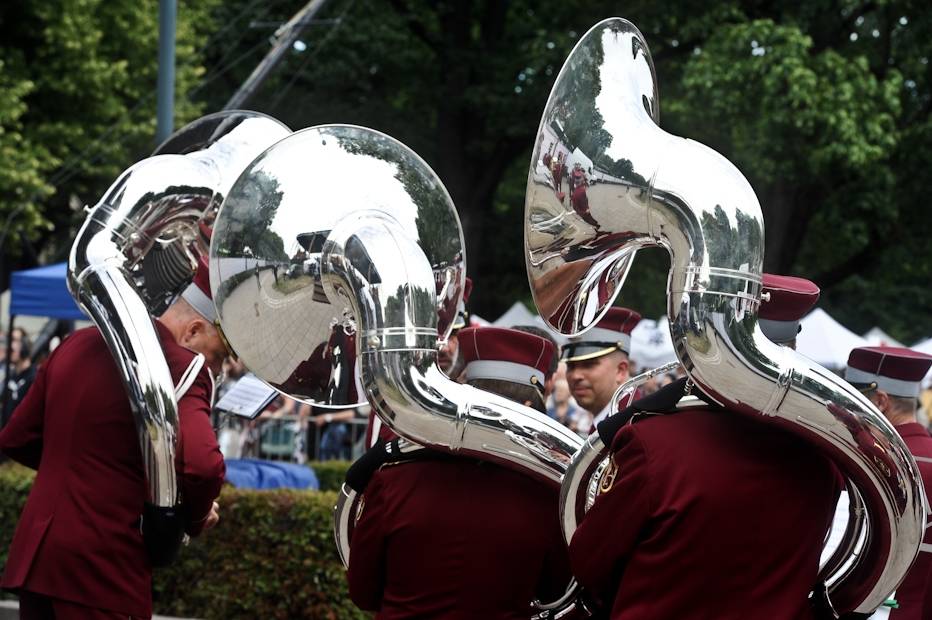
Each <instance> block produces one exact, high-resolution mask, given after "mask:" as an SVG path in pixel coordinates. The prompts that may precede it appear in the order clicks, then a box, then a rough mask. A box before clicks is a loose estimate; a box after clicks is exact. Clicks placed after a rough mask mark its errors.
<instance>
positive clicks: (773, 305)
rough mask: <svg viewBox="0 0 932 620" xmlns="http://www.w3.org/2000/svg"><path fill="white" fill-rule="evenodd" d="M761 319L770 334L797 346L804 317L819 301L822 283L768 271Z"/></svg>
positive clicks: (775, 338)
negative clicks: (801, 321)
mask: <svg viewBox="0 0 932 620" xmlns="http://www.w3.org/2000/svg"><path fill="white" fill-rule="evenodd" d="M761 290H762V292H763V293H764V296H765V299H764V300H763V301H761V304H760V312H759V313H758V322H757V324H758V325H760V328H761V331H763V332H764V335H765V336H767V338H768V339H769V340H770V341H772V342H775V343H776V344H781V345H784V346H787V347H789V348H791V349H796V335H797V334H798V333H799V330H800V324H799V322H800V320H801V319H802V318H803V317H804V316H806V314H807V313H808V312H809V311H810V310H812V307H813V306H815V305H816V302H817V301H819V294H820V292H821V291H819V287H818V286H816V284H815V283H814V282H810V281H809V280H806V279H805V278H797V277H794V276H778V275H773V274H770V273H765V274H764V277H763V288H762V289H761Z"/></svg>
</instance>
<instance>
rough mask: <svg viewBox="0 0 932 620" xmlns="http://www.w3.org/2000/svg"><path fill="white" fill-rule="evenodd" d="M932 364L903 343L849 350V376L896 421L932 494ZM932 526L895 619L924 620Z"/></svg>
mask: <svg viewBox="0 0 932 620" xmlns="http://www.w3.org/2000/svg"><path fill="white" fill-rule="evenodd" d="M930 366H932V356H929V355H926V354H925V353H920V352H918V351H913V350H911V349H905V348H901V347H860V348H857V349H853V350H852V351H851V353H850V354H849V355H848V367H847V369H845V380H846V381H848V383H850V384H851V385H853V386H854V387H856V388H858V389H859V390H861V392H863V393H864V394H865V396H867V398H868V399H870V401H871V402H872V403H873V404H874V405H875V406H876V407H877V408H878V409H880V412H881V413H883V415H884V417H885V418H887V420H889V421H890V423H891V424H892V425H893V427H894V428H895V429H896V431H897V432H898V433H899V434H900V437H902V438H903V441H904V442H905V443H906V447H907V448H908V449H909V452H910V453H911V454H912V455H913V457H914V458H915V459H916V463H917V464H918V465H919V472H920V474H921V475H922V481H923V485H924V486H925V490H926V496H930V497H932V437H930V436H929V432H928V431H927V430H926V429H925V428H924V427H923V426H922V425H921V424H919V423H918V422H917V421H916V409H917V407H918V401H917V399H918V397H919V386H920V383H921V382H922V378H923V377H924V376H925V374H926V373H927V372H928V371H929V367H930ZM929 545H932V530H926V535H925V537H924V538H923V550H922V551H921V552H920V553H919V557H918V558H917V559H916V562H915V563H914V564H913V566H912V568H910V569H909V572H908V573H907V574H906V578H905V579H904V580H903V583H901V584H900V587H899V588H897V590H896V595H895V598H896V601H897V603H898V605H899V607H898V608H895V609H893V610H892V611H891V612H890V618H891V619H892V620H920V619H922V618H927V617H928V616H925V615H923V610H922V607H923V602H924V598H925V597H926V595H927V593H926V588H927V586H928V581H929V580H930V579H932V577H930V573H932V555H930V553H929V551H927V550H926V549H932V547H930V546H929Z"/></svg>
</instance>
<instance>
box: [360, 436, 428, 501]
mask: <svg viewBox="0 0 932 620" xmlns="http://www.w3.org/2000/svg"><path fill="white" fill-rule="evenodd" d="M436 458H443V455H442V454H440V453H438V452H435V451H433V450H428V449H427V448H422V447H420V446H417V445H415V444H412V443H410V442H408V441H405V440H403V439H393V440H391V441H389V442H384V441H379V443H377V444H375V445H374V446H372V447H371V448H369V449H368V450H367V451H366V453H365V454H363V455H362V456H361V457H359V458H358V459H356V462H355V463H353V464H352V465H350V467H349V469H348V470H346V484H347V485H348V486H349V487H350V488H351V489H353V490H354V491H356V492H357V493H363V492H365V490H366V487H367V486H368V485H369V481H370V480H371V479H372V476H374V475H375V472H377V471H379V469H380V468H381V467H382V466H383V465H388V464H390V463H400V462H408V461H423V460H428V459H436Z"/></svg>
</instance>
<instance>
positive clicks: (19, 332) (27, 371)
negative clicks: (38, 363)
mask: <svg viewBox="0 0 932 620" xmlns="http://www.w3.org/2000/svg"><path fill="white" fill-rule="evenodd" d="M31 356H32V341H31V340H30V339H29V335H28V334H27V333H26V332H25V331H24V330H23V329H22V328H20V327H14V328H13V330H12V331H11V332H10V364H9V376H8V377H7V378H6V391H7V394H6V406H5V407H4V409H3V422H4V423H6V421H7V420H9V419H10V415H11V414H12V413H13V410H14V409H16V406H17V405H19V403H21V402H22V400H23V398H25V397H26V392H27V391H29V387H30V386H31V385H32V382H33V381H34V380H35V378H36V369H35V367H34V366H33V365H32V357H31Z"/></svg>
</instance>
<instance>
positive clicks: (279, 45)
mask: <svg viewBox="0 0 932 620" xmlns="http://www.w3.org/2000/svg"><path fill="white" fill-rule="evenodd" d="M325 4H327V0H311V1H310V2H308V3H307V5H305V7H304V8H303V9H301V10H300V11H298V12H297V13H295V15H294V17H292V18H291V19H290V20H288V23H286V24H285V25H284V26H282V27H281V28H279V29H278V30H276V31H275V34H274V35H273V40H274V43H273V44H272V49H271V50H270V51H269V53H268V54H266V56H265V58H263V59H262V62H260V63H259V64H258V65H257V66H256V68H255V69H253V71H252V74H251V75H250V76H249V77H248V78H246V81H245V82H243V85H242V86H240V87H239V90H237V91H236V93H234V95H233V96H232V97H231V98H230V100H229V101H227V103H226V105H225V106H223V109H224V110H236V109H239V108H241V107H242V106H243V104H244V103H245V102H246V101H247V100H248V99H249V98H250V97H252V95H253V94H254V93H255V92H256V90H258V89H259V87H260V86H261V85H262V83H263V82H264V81H265V79H266V78H267V77H268V76H269V73H271V71H272V69H274V68H275V65H277V64H278V63H279V61H281V59H282V57H283V56H284V55H285V53H286V52H287V51H288V48H290V47H291V46H292V45H294V42H295V41H296V40H297V39H298V37H299V36H300V35H301V31H302V30H303V29H304V27H305V26H307V25H308V23H310V21H311V19H312V18H313V17H314V15H315V14H316V13H317V12H318V11H319V10H320V9H322V8H323V6H324V5H325Z"/></svg>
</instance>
